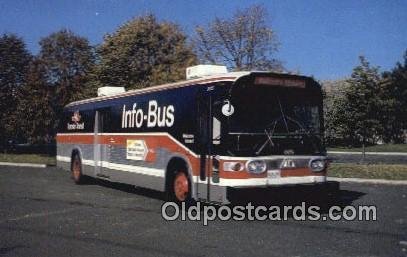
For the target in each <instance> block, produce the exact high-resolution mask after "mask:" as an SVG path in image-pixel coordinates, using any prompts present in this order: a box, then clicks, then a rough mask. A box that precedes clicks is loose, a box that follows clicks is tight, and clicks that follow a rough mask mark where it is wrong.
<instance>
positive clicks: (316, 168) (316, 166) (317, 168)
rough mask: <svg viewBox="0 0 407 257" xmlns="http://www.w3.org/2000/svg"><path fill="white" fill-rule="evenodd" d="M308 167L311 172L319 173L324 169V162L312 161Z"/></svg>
mask: <svg viewBox="0 0 407 257" xmlns="http://www.w3.org/2000/svg"><path fill="white" fill-rule="evenodd" d="M309 167H310V168H311V170H312V171H313V172H321V171H323V170H324V169H325V168H326V164H325V160H321V159H314V160H311V161H310V163H309Z"/></svg>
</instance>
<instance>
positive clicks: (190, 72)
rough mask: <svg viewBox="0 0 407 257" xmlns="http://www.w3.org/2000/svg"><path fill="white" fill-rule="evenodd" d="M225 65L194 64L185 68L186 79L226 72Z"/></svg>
mask: <svg viewBox="0 0 407 257" xmlns="http://www.w3.org/2000/svg"><path fill="white" fill-rule="evenodd" d="M227 72H228V70H227V68H226V66H221V65H206V64H205V65H204V64H201V65H196V66H191V67H188V68H187V71H186V75H187V79H196V78H202V77H205V76H210V75H216V74H223V73H227Z"/></svg>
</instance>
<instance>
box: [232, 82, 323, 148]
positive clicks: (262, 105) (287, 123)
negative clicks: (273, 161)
mask: <svg viewBox="0 0 407 257" xmlns="http://www.w3.org/2000/svg"><path fill="white" fill-rule="evenodd" d="M229 102H230V105H231V106H233V109H234V111H233V114H232V115H230V116H229V117H228V118H227V121H226V122H227V126H226V127H227V128H226V130H227V131H224V132H225V134H226V135H225V136H226V138H227V140H226V141H227V142H225V143H226V149H225V150H226V151H227V154H232V155H234V156H248V155H250V156H264V155H314V154H324V151H325V149H324V148H323V145H322V140H321V138H322V135H321V133H322V131H321V129H322V124H321V122H322V121H321V115H322V95H321V93H320V91H319V90H315V89H314V90H311V89H305V88H294V87H275V86H267V85H254V84H250V83H246V84H242V85H238V86H235V87H233V88H232V91H231V94H230V100H229Z"/></svg>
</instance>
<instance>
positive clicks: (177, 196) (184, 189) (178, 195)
mask: <svg viewBox="0 0 407 257" xmlns="http://www.w3.org/2000/svg"><path fill="white" fill-rule="evenodd" d="M172 192H173V198H174V200H175V201H177V202H189V201H190V199H191V185H190V182H189V179H188V176H187V174H186V173H185V172H184V171H178V172H176V173H175V176H174V179H173V183H172Z"/></svg>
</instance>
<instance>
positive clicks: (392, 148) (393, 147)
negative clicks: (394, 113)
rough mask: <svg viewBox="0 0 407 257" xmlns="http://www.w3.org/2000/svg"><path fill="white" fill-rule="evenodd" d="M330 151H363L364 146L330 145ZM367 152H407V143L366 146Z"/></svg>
mask: <svg viewBox="0 0 407 257" xmlns="http://www.w3.org/2000/svg"><path fill="white" fill-rule="evenodd" d="M327 149H328V151H341V152H361V151H362V150H363V149H362V147H356V148H347V147H328V148H327ZM365 149H366V152H403V153H407V144H385V145H372V146H366V148H365Z"/></svg>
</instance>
